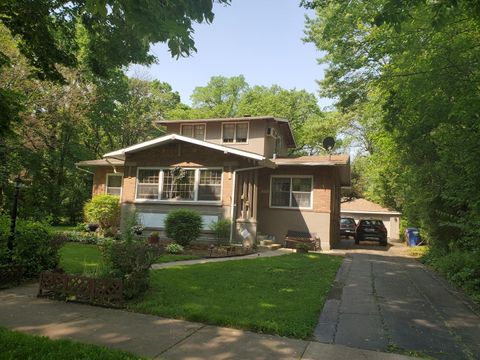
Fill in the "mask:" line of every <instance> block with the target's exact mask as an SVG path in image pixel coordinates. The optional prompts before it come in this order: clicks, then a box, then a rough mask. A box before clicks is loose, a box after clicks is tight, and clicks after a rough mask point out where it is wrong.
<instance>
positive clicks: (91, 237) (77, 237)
mask: <svg viewBox="0 0 480 360" xmlns="http://www.w3.org/2000/svg"><path fill="white" fill-rule="evenodd" d="M57 236H58V237H60V236H61V237H63V238H64V241H65V242H78V243H82V244H98V242H99V240H100V237H99V236H98V235H96V234H95V233H87V232H81V231H63V232H61V233H58V234H57Z"/></svg>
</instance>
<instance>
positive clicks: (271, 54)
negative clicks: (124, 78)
mask: <svg viewBox="0 0 480 360" xmlns="http://www.w3.org/2000/svg"><path fill="white" fill-rule="evenodd" d="M298 4H299V0H232V3H231V5H229V6H224V5H218V4H215V8H214V12H215V19H214V21H213V23H212V24H209V25H207V24H197V25H196V26H195V33H194V35H193V36H194V39H195V44H196V47H197V50H198V52H197V53H194V54H193V55H192V56H190V57H188V58H180V59H178V60H176V59H172V58H171V56H170V53H169V52H168V50H167V46H166V45H164V44H158V45H155V46H153V47H152V50H151V52H152V53H153V54H154V55H155V56H156V57H157V58H158V63H157V64H154V65H152V66H150V67H143V66H133V67H131V68H130V69H129V72H128V73H129V75H131V76H137V77H141V78H147V79H158V80H160V81H166V82H168V83H169V84H170V85H172V87H173V89H174V90H176V91H178V92H179V93H180V96H181V99H182V101H183V102H184V103H187V104H190V98H189V97H190V95H191V93H192V91H193V89H194V88H195V87H196V86H204V85H206V84H207V83H208V81H209V79H210V77H212V76H216V75H222V76H227V77H230V76H237V75H240V74H243V75H244V76H245V79H246V81H247V82H248V83H249V84H250V85H265V86H270V85H273V84H277V85H280V86H281V87H283V88H286V89H293V88H296V89H305V90H307V91H309V92H312V93H315V94H317V95H318V89H319V87H318V84H317V83H316V80H319V79H322V78H323V69H324V68H323V67H322V66H320V65H318V64H317V61H316V59H317V58H318V57H320V55H321V54H320V53H319V52H318V51H317V50H316V49H315V46H314V45H313V44H310V43H307V44H305V43H303V41H302V37H303V36H304V33H303V31H304V27H305V26H304V22H305V14H309V15H310V16H313V12H312V11H307V10H306V9H303V8H300V7H299V6H298ZM331 103H332V102H331V101H330V100H329V99H320V98H319V104H320V105H321V106H322V107H324V106H328V105H330V104H331Z"/></svg>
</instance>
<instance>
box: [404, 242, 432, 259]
mask: <svg viewBox="0 0 480 360" xmlns="http://www.w3.org/2000/svg"><path fill="white" fill-rule="evenodd" d="M429 250H430V246H426V245H425V246H413V247H409V248H408V255H410V256H414V257H423V256H425V255H426V254H427V253H428V251H429Z"/></svg>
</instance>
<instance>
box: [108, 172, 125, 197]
mask: <svg viewBox="0 0 480 360" xmlns="http://www.w3.org/2000/svg"><path fill="white" fill-rule="evenodd" d="M122 180H123V174H107V182H106V183H107V186H106V188H105V194H108V195H116V196H121V195H122Z"/></svg>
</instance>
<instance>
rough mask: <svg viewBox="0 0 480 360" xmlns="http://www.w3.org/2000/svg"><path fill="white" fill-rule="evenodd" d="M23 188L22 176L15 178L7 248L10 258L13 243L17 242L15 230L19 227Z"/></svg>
mask: <svg viewBox="0 0 480 360" xmlns="http://www.w3.org/2000/svg"><path fill="white" fill-rule="evenodd" d="M21 187H22V180H21V179H20V176H17V177H16V178H15V193H14V195H13V207H12V213H11V214H10V215H11V216H10V236H9V237H8V242H7V247H8V252H9V253H10V256H11V255H12V254H13V243H14V241H15V228H16V225H17V208H18V195H19V194H20V188H21Z"/></svg>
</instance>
